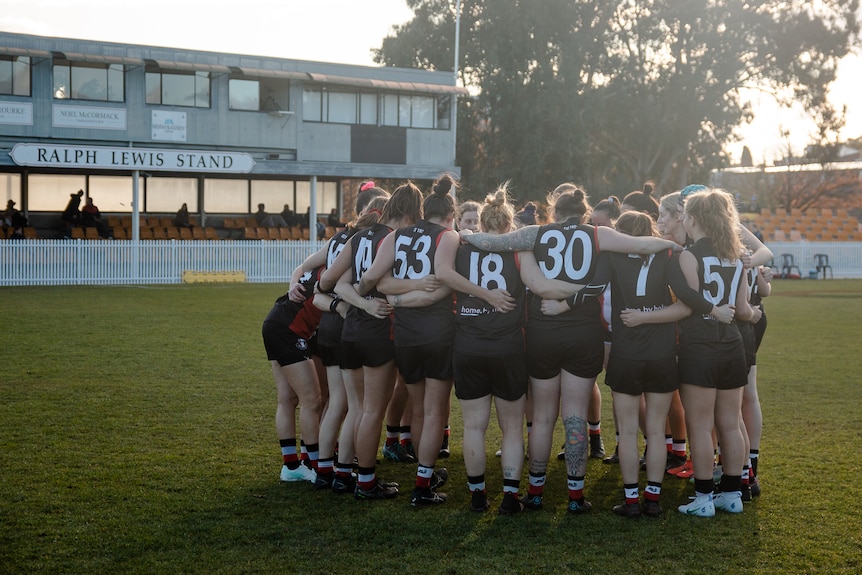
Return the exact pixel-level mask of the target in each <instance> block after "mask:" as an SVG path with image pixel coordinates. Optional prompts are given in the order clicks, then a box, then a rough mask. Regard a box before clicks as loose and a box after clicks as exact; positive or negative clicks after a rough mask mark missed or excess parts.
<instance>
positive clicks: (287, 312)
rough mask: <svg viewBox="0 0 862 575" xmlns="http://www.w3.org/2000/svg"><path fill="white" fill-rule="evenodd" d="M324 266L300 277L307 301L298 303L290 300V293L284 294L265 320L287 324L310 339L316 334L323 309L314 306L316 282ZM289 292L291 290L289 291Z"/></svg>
mask: <svg viewBox="0 0 862 575" xmlns="http://www.w3.org/2000/svg"><path fill="white" fill-rule="evenodd" d="M322 271H323V267H322V266H321V267H318V268H315V269H313V270H312V271H309V272H305V273H304V274H302V277H300V278H299V286H300V289H301V290H302V293H303V295H305V301H304V302H302V303H296V302H292V301H290V299H289V298H288V294H284V295H283V296H281V297H280V298H278V299H277V300H275V305H274V306H273V307H272V309H271V310H270V311H269V313H268V314H267V316H266V319H265V320H264V321H268V322H274V323H278V324H281V325H283V326H285V327H286V328H287V329H289V330H290V331H292V332H293V333H295V334H296V335H297V336H299V337H302V338H305V339H309V338H310V337H311V336H312V335H314V332H315V330H317V326H318V324H319V323H320V316H321V313H322V312H321V311H320V310H319V309H317V308H316V307H314V303H313V298H314V284H315V283H317V280H318V279H320V274H321V272H322ZM288 293H289V292H288Z"/></svg>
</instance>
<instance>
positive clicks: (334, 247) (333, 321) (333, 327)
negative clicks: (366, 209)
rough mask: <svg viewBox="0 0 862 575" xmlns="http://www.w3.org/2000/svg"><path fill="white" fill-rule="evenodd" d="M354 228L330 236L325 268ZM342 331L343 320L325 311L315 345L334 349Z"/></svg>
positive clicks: (354, 230)
mask: <svg viewBox="0 0 862 575" xmlns="http://www.w3.org/2000/svg"><path fill="white" fill-rule="evenodd" d="M354 233H356V228H345V229H343V230H341V231H340V232H338V233H337V234H335V235H334V236H332V238H331V239H330V240H329V244H327V246H326V267H329V266H331V265H332V262H334V261H335V258H337V257H338V254H340V253H341V250H343V249H344V246H346V245H347V242H349V241H350V238H351V237H352V236H353V234H354ZM343 329H344V318H342V317H341V315H340V314H339V313H338V312H332V311H325V312H323V315H322V316H321V317H320V326H319V327H318V328H317V343H318V345H323V346H326V347H335V346H338V345H340V344H341V332H342V330H343Z"/></svg>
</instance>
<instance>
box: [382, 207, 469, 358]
mask: <svg viewBox="0 0 862 575" xmlns="http://www.w3.org/2000/svg"><path fill="white" fill-rule="evenodd" d="M445 231H447V228H444V227H443V226H441V225H438V224H435V223H432V222H429V221H427V220H419V221H418V222H416V223H415V224H414V225H412V226H406V227H403V228H400V229H398V230H395V232H394V233H395V263H394V265H393V266H392V275H393V276H394V277H395V278H397V279H411V280H415V279H422V278H424V277H426V276H429V275H432V274H434V257H435V255H436V253H437V246H438V245H439V243H440V237H441V236H442V235H443V232H445ZM394 316H395V319H394V333H395V345H400V346H414V345H424V344H427V343H432V342H439V341H452V337H453V336H454V334H455V316H454V314H453V312H452V298H451V297H446V298H443V299H442V300H440V301H437V302H435V303H433V304H431V305H429V306H426V307H398V308H395V313H394Z"/></svg>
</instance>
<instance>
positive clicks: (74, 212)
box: [60, 190, 84, 237]
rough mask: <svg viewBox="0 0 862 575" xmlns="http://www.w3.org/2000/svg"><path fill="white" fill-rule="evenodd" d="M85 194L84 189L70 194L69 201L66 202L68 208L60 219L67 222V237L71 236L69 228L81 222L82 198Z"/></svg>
mask: <svg viewBox="0 0 862 575" xmlns="http://www.w3.org/2000/svg"><path fill="white" fill-rule="evenodd" d="M83 196H84V190H78V191H77V192H75V193H74V194H69V203H68V204H66V209H64V210H63V213H62V214H61V215H60V219H61V220H63V221H64V222H66V237H68V236H69V230H71V229H72V228H73V227H75V226H77V225H79V224H80V223H81V198H82V197H83Z"/></svg>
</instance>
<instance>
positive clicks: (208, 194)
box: [204, 179, 251, 214]
mask: <svg viewBox="0 0 862 575" xmlns="http://www.w3.org/2000/svg"><path fill="white" fill-rule="evenodd" d="M204 210H205V211H206V212H207V213H210V214H249V213H251V210H249V203H248V180H215V179H205V180H204Z"/></svg>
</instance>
